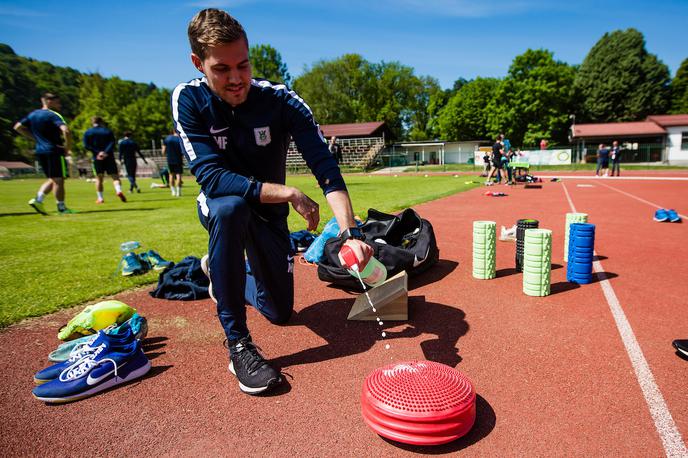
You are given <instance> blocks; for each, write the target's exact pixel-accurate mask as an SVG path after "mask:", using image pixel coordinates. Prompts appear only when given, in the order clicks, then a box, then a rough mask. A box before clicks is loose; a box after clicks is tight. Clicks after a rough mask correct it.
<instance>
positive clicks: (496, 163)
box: [492, 159, 502, 169]
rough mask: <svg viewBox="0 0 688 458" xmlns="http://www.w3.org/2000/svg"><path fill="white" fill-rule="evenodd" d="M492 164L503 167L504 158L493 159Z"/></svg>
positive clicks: (498, 167)
mask: <svg viewBox="0 0 688 458" xmlns="http://www.w3.org/2000/svg"><path fill="white" fill-rule="evenodd" d="M492 165H493V166H494V168H496V169H501V168H502V160H501V159H499V160H497V161H495V160H493V161H492Z"/></svg>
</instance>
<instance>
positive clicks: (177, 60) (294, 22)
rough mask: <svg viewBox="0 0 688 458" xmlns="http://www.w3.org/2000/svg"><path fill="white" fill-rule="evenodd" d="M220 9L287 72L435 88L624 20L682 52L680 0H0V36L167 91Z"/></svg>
mask: <svg viewBox="0 0 688 458" xmlns="http://www.w3.org/2000/svg"><path fill="white" fill-rule="evenodd" d="M205 7H216V8H222V9H225V10H227V11H228V12H229V13H230V14H232V15H233V16H234V17H236V18H237V19H238V20H239V21H240V22H241V23H242V24H243V26H244V28H245V29H246V32H247V34H248V38H249V41H250V43H251V44H269V45H271V46H273V47H274V48H276V49H277V50H278V51H279V52H280V54H281V55H282V59H283V60H284V62H286V64H287V66H288V68H289V72H290V74H291V75H292V77H297V76H299V75H300V74H302V73H303V72H304V70H305V69H306V68H307V67H308V66H312V65H313V64H314V63H315V62H317V61H318V60H322V59H325V60H329V59H334V58H336V57H339V56H342V55H344V54H347V53H357V54H361V55H362V56H363V57H364V58H365V59H367V60H369V61H371V62H381V61H385V62H391V61H398V62H400V63H402V64H404V65H408V66H410V67H413V68H414V70H415V73H416V75H419V76H420V75H428V76H432V77H435V78H437V80H438V81H439V83H440V85H441V86H442V87H444V88H448V87H451V86H452V84H453V82H454V81H455V80H456V79H458V78H465V79H472V78H475V77H477V76H483V77H487V76H491V77H503V76H505V75H506V73H507V71H508V69H509V65H510V64H511V61H512V60H513V58H514V57H515V56H517V55H519V54H521V53H523V52H524V51H525V50H526V49H528V48H533V49H539V48H545V49H548V50H550V51H552V52H554V57H555V59H558V60H561V61H564V62H567V63H569V64H580V63H581V62H582V61H583V59H584V58H585V56H586V54H587V53H588V51H589V50H590V48H591V47H592V46H593V45H594V44H595V42H597V40H599V39H600V37H602V35H603V34H604V33H605V32H611V31H613V30H618V29H626V28H629V27H634V28H636V29H638V30H640V31H641V32H642V33H643V34H644V35H645V40H646V43H647V45H646V46H647V49H648V51H649V52H651V53H653V54H656V55H657V56H658V57H659V59H660V60H661V61H663V62H664V63H665V64H667V65H668V66H669V70H670V71H671V74H672V76H673V75H674V74H675V73H676V70H677V69H678V67H679V65H680V64H681V61H682V60H684V59H685V58H687V57H688V35H686V33H685V30H686V24H688V0H653V1H643V0H573V1H571V0H569V1H565V2H561V1H555V0H552V1H547V0H480V1H471V0H345V1H340V0H324V1H322V0H321V1H308V0H294V1H288V0H284V1H272V0H187V1H184V0H182V1H174V0H168V1H158V0H153V1H146V0H139V1H132V0H115V1H102V0H91V1H81V0H67V1H47V0H44V1H32V0H22V1H21V2H18V1H7V0H0V43H5V44H8V45H10V46H11V47H12V48H13V49H14V51H15V52H16V53H17V54H19V55H22V56H26V57H31V58H34V59H38V60H43V61H48V62H51V63H52V64H55V65H60V66H68V67H72V68H75V69H77V70H80V71H82V72H99V73H101V74H102V75H104V76H108V77H109V76H119V77H120V78H123V79H129V80H134V81H138V82H145V83H148V82H153V83H155V84H156V85H158V86H160V87H166V88H173V87H174V86H176V85H177V84H178V83H179V82H182V81H188V80H190V79H192V78H195V77H196V76H198V73H197V71H196V70H195V69H194V68H193V66H192V65H191V61H190V58H189V53H190V50H189V44H188V41H187V38H186V27H187V24H188V22H189V20H190V19H191V18H192V17H193V15H194V14H195V13H196V12H198V11H199V10H201V9H203V8H205Z"/></svg>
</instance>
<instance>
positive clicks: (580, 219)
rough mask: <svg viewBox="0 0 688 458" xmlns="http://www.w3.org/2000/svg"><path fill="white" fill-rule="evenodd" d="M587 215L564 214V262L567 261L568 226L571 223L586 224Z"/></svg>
mask: <svg viewBox="0 0 688 458" xmlns="http://www.w3.org/2000/svg"><path fill="white" fill-rule="evenodd" d="M587 222H588V214H587V213H567V214H566V231H565V232H564V261H566V262H568V261H569V240H570V235H569V226H571V224H573V223H587Z"/></svg>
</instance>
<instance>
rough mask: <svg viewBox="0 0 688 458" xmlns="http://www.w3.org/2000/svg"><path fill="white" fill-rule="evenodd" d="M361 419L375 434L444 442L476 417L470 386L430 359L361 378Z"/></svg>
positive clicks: (411, 441)
mask: <svg viewBox="0 0 688 458" xmlns="http://www.w3.org/2000/svg"><path fill="white" fill-rule="evenodd" d="M361 412H362V413H363V419H364V420H365V422H366V423H367V424H368V426H370V428H372V430H373V431H375V432H376V433H378V434H379V435H380V436H383V437H386V438H388V439H392V440H394V441H398V442H403V443H405V444H413V445H439V444H446V443H447V442H451V441H453V440H456V439H458V438H459V437H461V436H463V435H465V434H466V433H467V432H468V431H469V430H470V429H471V428H472V427H473V423H475V390H474V389H473V384H471V381H470V380H468V378H466V376H465V375H463V374H462V373H461V372H459V371H457V370H456V369H453V368H451V367H449V366H447V365H444V364H440V363H435V362H432V361H409V362H404V363H396V364H391V365H389V366H386V367H382V368H379V369H376V370H374V371H373V372H372V373H371V374H370V375H368V377H366V379H365V382H364V383H363V392H362V394H361Z"/></svg>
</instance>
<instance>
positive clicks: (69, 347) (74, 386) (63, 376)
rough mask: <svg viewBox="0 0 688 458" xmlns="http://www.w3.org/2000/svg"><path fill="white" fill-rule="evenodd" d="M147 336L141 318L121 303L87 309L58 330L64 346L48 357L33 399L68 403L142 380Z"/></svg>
mask: <svg viewBox="0 0 688 458" xmlns="http://www.w3.org/2000/svg"><path fill="white" fill-rule="evenodd" d="M147 333H148V323H147V321H146V319H145V318H144V317H143V316H141V315H139V314H138V313H136V310H135V309H133V308H132V307H130V306H128V305H127V304H125V303H124V302H120V301H114V300H110V301H103V302H99V303H97V304H94V305H89V306H88V307H86V308H85V309H84V310H83V311H81V312H80V313H79V314H78V315H76V316H75V317H74V318H72V319H71V320H70V321H69V323H67V325H66V326H64V327H62V328H61V329H60V331H59V333H58V338H59V339H60V340H64V341H65V342H64V343H62V344H61V345H59V346H58V347H57V348H56V349H55V350H54V351H53V352H51V353H50V355H49V356H48V359H49V360H50V361H51V362H53V363H54V364H53V365H51V366H49V367H46V368H45V369H42V370H40V371H38V372H37V373H36V375H35V376H34V382H35V383H36V385H37V386H36V387H35V388H34V389H33V391H32V392H33V396H34V397H35V398H36V399H38V400H40V401H44V402H47V403H65V402H71V401H76V400H79V399H83V398H86V397H89V396H92V395H94V394H96V393H99V392H101V391H103V390H106V389H108V388H111V387H113V386H116V385H120V384H122V383H126V382H129V381H131V380H134V379H137V378H140V377H143V376H144V375H145V374H146V373H147V372H148V371H149V370H150V368H151V363H150V361H149V360H148V358H147V357H146V355H145V354H144V353H143V349H142V347H141V342H142V340H143V339H144V338H145V337H146V335H147Z"/></svg>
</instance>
